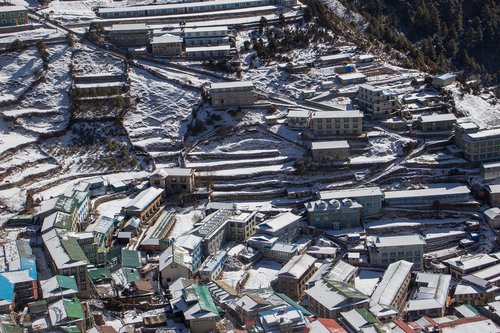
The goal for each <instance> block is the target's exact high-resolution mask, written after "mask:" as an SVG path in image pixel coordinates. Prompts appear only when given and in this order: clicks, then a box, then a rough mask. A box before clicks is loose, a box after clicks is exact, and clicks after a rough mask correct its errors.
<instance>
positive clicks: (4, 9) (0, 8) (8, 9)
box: [0, 6, 27, 13]
mask: <svg viewBox="0 0 500 333" xmlns="http://www.w3.org/2000/svg"><path fill="white" fill-rule="evenodd" d="M26 10H27V9H26V7H24V6H0V13H9V12H22V11H26Z"/></svg>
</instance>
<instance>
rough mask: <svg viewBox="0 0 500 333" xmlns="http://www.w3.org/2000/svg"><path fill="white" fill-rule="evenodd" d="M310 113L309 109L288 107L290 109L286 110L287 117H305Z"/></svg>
mask: <svg viewBox="0 0 500 333" xmlns="http://www.w3.org/2000/svg"><path fill="white" fill-rule="evenodd" d="M310 115H311V111H309V110H297V109H290V110H288V114H287V117H289V118H307V117H309V116H310Z"/></svg>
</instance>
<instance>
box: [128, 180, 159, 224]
mask: <svg viewBox="0 0 500 333" xmlns="http://www.w3.org/2000/svg"><path fill="white" fill-rule="evenodd" d="M163 192H164V190H163V189H161V188H156V187H149V188H147V189H145V190H144V191H142V192H141V193H139V194H138V195H137V196H136V197H135V198H134V199H132V200H131V201H130V202H129V203H128V204H127V205H126V206H125V214H126V216H127V217H134V216H136V217H139V218H140V219H141V220H142V221H143V222H145V221H147V220H148V219H149V218H150V217H151V216H153V214H155V213H156V212H157V211H158V209H159V208H160V205H161V201H162V198H163Z"/></svg>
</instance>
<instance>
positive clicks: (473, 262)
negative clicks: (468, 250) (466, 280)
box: [444, 254, 498, 270]
mask: <svg viewBox="0 0 500 333" xmlns="http://www.w3.org/2000/svg"><path fill="white" fill-rule="evenodd" d="M444 262H445V263H447V264H448V265H450V266H454V267H457V268H459V269H462V270H470V269H474V268H476V267H480V266H485V265H493V264H495V263H496V262H498V258H495V257H492V256H490V255H488V254H476V255H464V256H461V257H456V258H451V259H448V260H445V261H444Z"/></svg>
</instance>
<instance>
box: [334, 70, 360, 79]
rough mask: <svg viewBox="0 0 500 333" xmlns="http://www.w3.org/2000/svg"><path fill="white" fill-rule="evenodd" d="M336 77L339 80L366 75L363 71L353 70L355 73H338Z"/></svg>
mask: <svg viewBox="0 0 500 333" xmlns="http://www.w3.org/2000/svg"><path fill="white" fill-rule="evenodd" d="M338 77H339V78H340V79H341V80H348V79H360V78H365V77H366V75H365V74H363V73H359V72H355V73H347V74H339V75H338Z"/></svg>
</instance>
